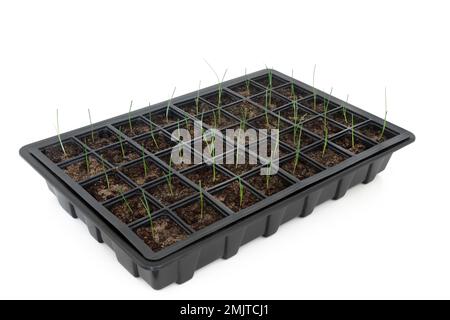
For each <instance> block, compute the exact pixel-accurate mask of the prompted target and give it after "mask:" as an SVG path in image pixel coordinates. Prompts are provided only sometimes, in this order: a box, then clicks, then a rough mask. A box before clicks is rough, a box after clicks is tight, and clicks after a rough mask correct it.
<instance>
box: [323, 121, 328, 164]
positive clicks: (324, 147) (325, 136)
mask: <svg viewBox="0 0 450 320" xmlns="http://www.w3.org/2000/svg"><path fill="white" fill-rule="evenodd" d="M323 139H324V142H323V149H322V158H323V157H324V156H325V151H327V146H328V127H327V126H325V127H324V128H323Z"/></svg>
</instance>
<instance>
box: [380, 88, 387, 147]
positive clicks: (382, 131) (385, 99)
mask: <svg viewBox="0 0 450 320" xmlns="http://www.w3.org/2000/svg"><path fill="white" fill-rule="evenodd" d="M386 91H387V89H386V88H384V121H383V128H382V129H381V133H380V136H379V137H378V141H380V140H381V139H383V136H384V130H385V129H386V124H387V121H386V118H387V113H388V110H387V92H386Z"/></svg>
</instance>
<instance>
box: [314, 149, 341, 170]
mask: <svg viewBox="0 0 450 320" xmlns="http://www.w3.org/2000/svg"><path fill="white" fill-rule="evenodd" d="M306 155H307V156H308V157H310V158H311V159H314V160H315V161H317V162H318V163H320V164H322V165H324V166H326V167H333V166H335V165H337V164H338V163H340V162H342V161H344V160H345V159H346V158H345V157H344V156H343V155H341V154H340V153H337V152H336V151H334V150H333V149H330V148H329V147H327V148H326V150H325V153H323V145H321V146H320V147H317V148H314V149H313V150H310V151H308V152H307V153H306Z"/></svg>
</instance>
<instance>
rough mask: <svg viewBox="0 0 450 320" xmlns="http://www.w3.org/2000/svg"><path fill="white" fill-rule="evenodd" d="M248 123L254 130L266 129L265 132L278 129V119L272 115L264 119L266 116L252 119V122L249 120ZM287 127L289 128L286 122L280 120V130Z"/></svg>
mask: <svg viewBox="0 0 450 320" xmlns="http://www.w3.org/2000/svg"><path fill="white" fill-rule="evenodd" d="M267 120H269V121H268V122H267ZM249 123H250V124H251V125H252V126H253V127H255V128H256V129H267V130H270V129H277V128H278V117H275V116H273V115H268V116H267V118H266V116H265V115H264V116H261V117H259V118H256V119H254V120H251V121H250V122H249ZM288 126H289V124H288V123H287V122H285V121H283V120H282V119H281V120H280V130H283V129H285V128H287V127H288Z"/></svg>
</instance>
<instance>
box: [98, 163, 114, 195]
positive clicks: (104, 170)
mask: <svg viewBox="0 0 450 320" xmlns="http://www.w3.org/2000/svg"><path fill="white" fill-rule="evenodd" d="M100 160H101V161H102V167H103V174H104V175H105V180H106V185H107V186H108V190H109V189H110V187H111V185H110V184H109V177H108V174H107V173H106V166H105V160H104V159H103V156H100Z"/></svg>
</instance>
